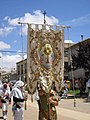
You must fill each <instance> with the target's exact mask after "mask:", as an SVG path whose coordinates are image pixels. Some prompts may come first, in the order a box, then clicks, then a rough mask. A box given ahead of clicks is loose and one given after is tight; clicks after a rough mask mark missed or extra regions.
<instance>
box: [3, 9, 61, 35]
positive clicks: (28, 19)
mask: <svg viewBox="0 0 90 120" xmlns="http://www.w3.org/2000/svg"><path fill="white" fill-rule="evenodd" d="M4 20H6V21H7V22H8V24H9V25H11V26H17V25H19V24H18V22H19V21H20V22H22V23H34V24H43V23H44V16H43V13H42V12H41V11H40V10H36V11H33V14H31V13H25V15H24V16H23V17H18V18H14V19H11V18H10V17H9V16H6V17H5V18H4ZM58 22H59V21H58V19H57V18H55V17H54V16H51V17H48V16H47V15H46V23H47V24H51V25H52V24H58ZM22 33H23V34H24V35H26V34H27V25H23V27H22Z"/></svg>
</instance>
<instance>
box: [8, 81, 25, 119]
mask: <svg viewBox="0 0 90 120" xmlns="http://www.w3.org/2000/svg"><path fill="white" fill-rule="evenodd" d="M12 96H13V106H12V111H13V115H14V120H24V101H25V100H26V99H27V98H25V96H24V82H23V81H21V80H19V81H17V82H16V83H15V85H14V87H13V88H12V92H11V95H10V97H12Z"/></svg>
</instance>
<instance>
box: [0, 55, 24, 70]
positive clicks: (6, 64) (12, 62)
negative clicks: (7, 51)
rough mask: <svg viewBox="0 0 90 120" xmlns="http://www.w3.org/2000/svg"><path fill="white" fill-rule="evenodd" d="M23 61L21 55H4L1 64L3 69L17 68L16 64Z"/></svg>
mask: <svg viewBox="0 0 90 120" xmlns="http://www.w3.org/2000/svg"><path fill="white" fill-rule="evenodd" d="M21 59H22V57H21V56H20V55H3V54H2V56H1V60H2V62H0V67H1V68H16V63H17V62H19V61H20V60H21Z"/></svg>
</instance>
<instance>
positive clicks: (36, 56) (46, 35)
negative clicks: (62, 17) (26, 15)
mask: <svg viewBox="0 0 90 120" xmlns="http://www.w3.org/2000/svg"><path fill="white" fill-rule="evenodd" d="M27 48H28V49H27V84H28V88H29V92H30V93H32V94H33V93H34V92H35V89H36V87H37V82H38V81H40V82H41V83H43V85H44V87H45V88H46V91H47V90H48V89H50V88H51V85H52V82H55V87H56V90H57V91H60V87H61V81H62V79H63V74H64V73H63V71H64V30H63V29H62V28H61V29H60V28H59V26H50V25H38V24H30V25H29V26H28V47H27Z"/></svg>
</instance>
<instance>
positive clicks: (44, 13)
mask: <svg viewBox="0 0 90 120" xmlns="http://www.w3.org/2000/svg"><path fill="white" fill-rule="evenodd" d="M43 15H44V24H46V20H45V15H46V11H45V10H44V12H43Z"/></svg>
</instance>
